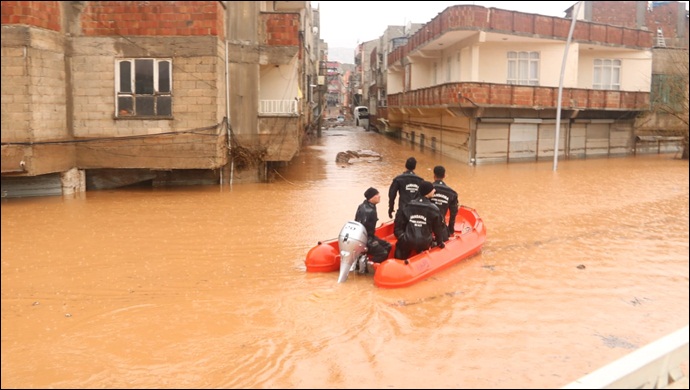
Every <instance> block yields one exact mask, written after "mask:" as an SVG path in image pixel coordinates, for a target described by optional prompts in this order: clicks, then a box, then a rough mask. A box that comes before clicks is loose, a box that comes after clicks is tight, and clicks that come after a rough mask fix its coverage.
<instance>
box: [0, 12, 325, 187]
mask: <svg viewBox="0 0 690 390" xmlns="http://www.w3.org/2000/svg"><path fill="white" fill-rule="evenodd" d="M315 15H316V18H318V13H316V14H315V13H314V12H313V11H312V9H311V6H310V2H308V1H306V2H295V1H284V2H283V1H270V2H269V1H263V2H249V1H246V2H245V1H241V2H221V1H206V2H204V1H199V2H197V1H194V2H185V1H163V2H134V1H85V2H61V1H45V2H43V1H41V2H38V1H35V2H19V1H3V2H2V110H3V115H2V187H3V189H2V190H3V196H29V195H46V194H66V193H71V192H78V191H84V190H86V189H87V188H89V189H91V188H93V189H99V188H110V187H119V186H124V185H130V184H137V183H147V184H150V185H171V184H210V183H219V182H220V183H228V182H232V181H238V182H241V181H260V180H267V179H268V176H269V174H268V172H270V167H271V165H273V164H283V163H287V162H289V161H290V160H291V159H292V157H294V156H295V155H296V154H297V153H299V149H300V147H301V141H302V138H303V136H304V134H305V133H306V132H307V131H308V130H309V129H310V128H311V127H312V126H313V123H314V118H315V116H318V107H320V106H318V105H317V109H316V110H314V104H313V102H314V97H313V96H311V95H312V91H313V89H312V88H310V85H311V84H312V83H315V82H316V80H317V78H318V71H319V70H318V63H319V59H320V56H321V53H320V50H321V49H320V47H319V43H320V39H319V35H318V28H317V29H314V28H313V27H314V26H315V25H316V26H318V20H317V21H316V22H315V21H314V18H315ZM315 112H316V115H315V114H314V113H315Z"/></svg>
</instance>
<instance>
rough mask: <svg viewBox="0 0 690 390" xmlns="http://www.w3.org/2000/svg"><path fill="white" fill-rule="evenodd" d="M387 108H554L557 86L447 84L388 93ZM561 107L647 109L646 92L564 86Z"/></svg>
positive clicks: (647, 97)
mask: <svg viewBox="0 0 690 390" xmlns="http://www.w3.org/2000/svg"><path fill="white" fill-rule="evenodd" d="M387 97H388V107H389V108H391V109H393V108H406V107H419V108H422V107H427V108H434V107H469V108H476V107H485V108H491V107H496V108H529V109H549V108H552V109H555V108H556V107H557V105H558V88H552V87H529V86H523V85H509V84H491V83H474V82H470V83H447V84H443V85H438V86H435V87H429V88H423V89H418V90H415V91H409V92H402V93H396V94H392V95H391V94H389V95H388V96H387ZM561 108H562V109H571V110H611V111H647V110H649V93H648V92H629V91H612V90H595V89H580V88H564V89H563V96H562V101H561Z"/></svg>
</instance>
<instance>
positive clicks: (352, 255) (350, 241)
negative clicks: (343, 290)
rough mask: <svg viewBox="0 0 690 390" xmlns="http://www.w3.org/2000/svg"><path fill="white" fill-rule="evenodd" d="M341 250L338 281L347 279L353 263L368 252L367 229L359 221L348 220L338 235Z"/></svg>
mask: <svg viewBox="0 0 690 390" xmlns="http://www.w3.org/2000/svg"><path fill="white" fill-rule="evenodd" d="M338 249H339V250H340V275H339V276H338V283H343V282H345V281H346V280H347V277H348V275H349V274H350V270H352V265H353V264H355V261H357V259H359V257H360V256H362V255H365V256H366V252H367V229H366V228H365V227H364V225H362V224H361V223H359V222H357V221H348V222H347V223H346V224H345V225H344V226H343V228H342V229H340V234H339V235H338Z"/></svg>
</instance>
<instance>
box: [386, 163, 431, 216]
mask: <svg viewBox="0 0 690 390" xmlns="http://www.w3.org/2000/svg"><path fill="white" fill-rule="evenodd" d="M423 181H424V179H423V178H422V177H421V176H417V174H416V173H414V172H412V171H405V172H403V173H401V174H399V175H398V176H396V177H395V178H394V179H393V182H392V183H391V186H390V188H388V210H393V209H395V197H396V196H397V194H398V192H399V193H400V199H399V200H398V210H400V209H402V208H403V206H405V205H406V204H408V203H409V202H410V201H411V200H412V199H414V198H415V197H416V196H417V191H419V185H420V184H422V182H423Z"/></svg>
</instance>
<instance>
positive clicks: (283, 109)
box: [259, 100, 299, 116]
mask: <svg viewBox="0 0 690 390" xmlns="http://www.w3.org/2000/svg"><path fill="white" fill-rule="evenodd" d="M297 103H298V101H297V100H260V101H259V115H260V116H297V115H298V114H299V111H298V104H297Z"/></svg>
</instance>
